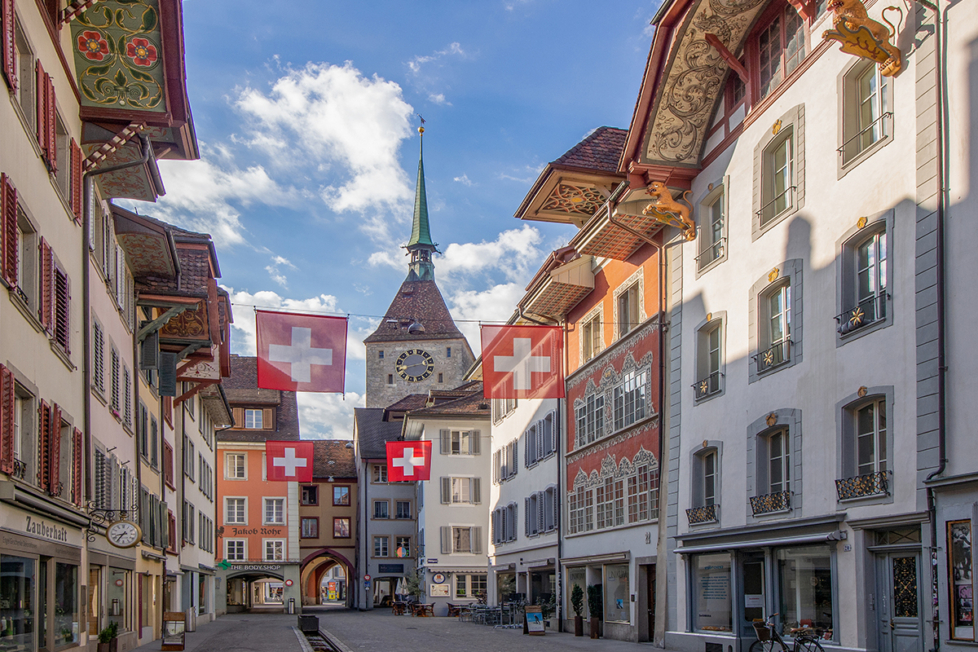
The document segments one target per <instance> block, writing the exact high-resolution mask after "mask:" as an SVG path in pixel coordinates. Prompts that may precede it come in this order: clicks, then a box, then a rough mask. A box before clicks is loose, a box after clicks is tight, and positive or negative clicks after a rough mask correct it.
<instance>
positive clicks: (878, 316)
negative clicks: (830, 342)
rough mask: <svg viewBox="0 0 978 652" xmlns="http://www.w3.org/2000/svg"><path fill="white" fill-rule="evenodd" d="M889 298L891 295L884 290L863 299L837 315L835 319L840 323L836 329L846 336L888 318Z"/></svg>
mask: <svg viewBox="0 0 978 652" xmlns="http://www.w3.org/2000/svg"><path fill="white" fill-rule="evenodd" d="M889 298H890V295H889V294H887V293H886V292H883V293H881V294H878V295H876V296H872V297H868V298H866V299H863V300H862V301H860V302H859V303H858V304H856V306H855V307H854V308H851V309H849V310H846V311H845V312H843V313H842V314H841V315H836V317H835V321H836V322H837V324H838V325H837V326H836V330H837V331H839V335H842V336H843V337H845V336H846V335H848V334H849V333H852V332H855V331H857V330H859V329H860V328H865V327H866V326H869V325H870V324H875V323H877V322H879V321H882V320H883V319H886V302H887V300H888V299H889Z"/></svg>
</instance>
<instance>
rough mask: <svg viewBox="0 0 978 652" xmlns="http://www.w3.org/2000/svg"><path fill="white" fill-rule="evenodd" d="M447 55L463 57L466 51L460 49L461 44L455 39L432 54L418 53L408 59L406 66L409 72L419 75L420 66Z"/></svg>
mask: <svg viewBox="0 0 978 652" xmlns="http://www.w3.org/2000/svg"><path fill="white" fill-rule="evenodd" d="M448 55H454V56H459V57H465V56H466V53H465V50H463V49H462V44H461V43H459V42H458V41H455V42H452V43H449V44H448V45H447V46H446V47H445V48H444V49H441V50H436V51H435V52H433V53H432V54H423V55H422V54H419V55H418V56H416V57H414V58H413V59H411V60H410V61H408V62H407V66H408V68H410V69H411V72H413V73H414V74H415V75H419V74H421V68H422V66H424V65H425V64H428V63H431V62H432V61H438V60H439V59H441V58H443V57H445V56H448Z"/></svg>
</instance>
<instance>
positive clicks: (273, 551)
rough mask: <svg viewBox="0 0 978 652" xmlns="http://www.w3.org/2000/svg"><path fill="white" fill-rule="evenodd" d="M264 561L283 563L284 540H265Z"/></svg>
mask: <svg viewBox="0 0 978 652" xmlns="http://www.w3.org/2000/svg"><path fill="white" fill-rule="evenodd" d="M264 543H265V561H285V540H284V539H265V540H264Z"/></svg>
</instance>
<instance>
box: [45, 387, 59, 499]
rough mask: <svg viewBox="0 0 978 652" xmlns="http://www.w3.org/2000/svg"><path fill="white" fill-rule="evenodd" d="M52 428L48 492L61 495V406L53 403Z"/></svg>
mask: <svg viewBox="0 0 978 652" xmlns="http://www.w3.org/2000/svg"><path fill="white" fill-rule="evenodd" d="M50 428H51V430H50V433H49V439H48V458H47V460H46V462H47V465H48V493H50V494H51V495H52V496H59V495H61V493H62V491H61V487H60V485H61V408H60V407H58V404H57V403H52V404H51V426H50Z"/></svg>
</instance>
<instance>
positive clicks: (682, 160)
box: [641, 0, 766, 167]
mask: <svg viewBox="0 0 978 652" xmlns="http://www.w3.org/2000/svg"><path fill="white" fill-rule="evenodd" d="M765 4H766V0H699V2H697V3H696V4H695V5H694V6H693V8H692V9H691V10H690V11H689V14H688V15H687V17H686V19H685V23H684V25H683V27H682V28H681V31H680V35H679V37H678V38H677V45H676V46H675V47H674V48H673V50H672V55H671V59H670V61H669V62H668V64H667V67H666V74H665V76H664V81H663V83H662V86H661V92H659V93H657V97H656V100H655V104H654V105H653V107H652V112H651V113H650V115H649V122H648V127H647V130H646V135H645V138H646V140H645V147H644V150H643V156H642V159H643V160H642V161H641V163H644V164H659V165H669V166H676V165H686V166H691V167H692V166H696V165H698V164H699V158H700V154H701V152H702V149H703V142H704V141H705V139H706V131H707V129H708V128H709V122H710V117H711V116H712V115H713V110H714V107H716V104H717V101H718V100H719V98H720V96H721V95H722V93H723V82H724V80H725V79H726V75H727V71H728V65H727V63H726V62H725V61H724V59H723V57H722V56H721V54H720V53H719V52H718V51H717V49H716V48H715V47H713V45H711V44H710V41H709V40H708V39H707V34H711V35H713V36H714V37H715V38H716V40H717V41H719V42H720V43H722V44H723V45H724V46H725V47H726V49H727V50H729V51H730V52H732V53H737V52H739V51H740V50H741V46H742V44H743V41H744V38H745V37H746V35H747V32H748V30H750V26H751V25H752V24H753V23H754V19H755V18H756V17H757V14H758V12H760V11H761V10H762V9H763V8H764V5H765Z"/></svg>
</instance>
